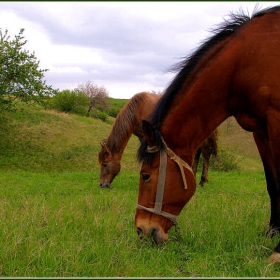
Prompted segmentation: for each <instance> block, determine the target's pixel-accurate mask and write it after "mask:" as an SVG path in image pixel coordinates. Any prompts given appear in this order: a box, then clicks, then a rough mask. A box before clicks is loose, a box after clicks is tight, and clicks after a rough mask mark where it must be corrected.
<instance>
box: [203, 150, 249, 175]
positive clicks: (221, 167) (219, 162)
mask: <svg viewBox="0 0 280 280" xmlns="http://www.w3.org/2000/svg"><path fill="white" fill-rule="evenodd" d="M242 160H243V158H241V156H240V155H237V154H236V153H234V149H233V148H227V149H225V148H223V146H222V145H220V147H219V150H218V156H217V158H215V157H213V156H211V158H210V162H209V168H210V169H211V170H216V171H225V172H227V171H233V170H241V166H240V163H241V161H242ZM202 163H203V157H202V156H200V159H199V164H198V168H199V170H201V169H202Z"/></svg>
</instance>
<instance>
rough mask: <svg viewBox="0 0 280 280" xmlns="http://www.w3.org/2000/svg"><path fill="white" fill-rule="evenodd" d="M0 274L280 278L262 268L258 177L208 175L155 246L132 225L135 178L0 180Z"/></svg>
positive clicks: (80, 175)
mask: <svg viewBox="0 0 280 280" xmlns="http://www.w3.org/2000/svg"><path fill="white" fill-rule="evenodd" d="M0 178H1V189H0V191H1V204H0V213H1V229H0V236H1V238H0V244H1V245H0V248H1V250H0V263H1V265H0V275H1V276H2V277H7V276H13V277H35V276H43V277H51V276H53V277H70V276H73V277H139V276H142V277H152V276H155V277H185V276H187V277H189V276H192V277H213V276H215V277H245V276H246V277H273V276H275V277H279V276H280V268H278V267H275V266H271V265H269V264H267V263H265V260H266V259H267V257H268V256H269V254H270V253H271V251H272V250H273V248H274V246H275V245H276V242H277V241H276V240H275V239H274V240H270V239H267V238H266V237H265V231H266V229H267V225H268V221H269V201H268V196H267V194H266V190H265V182H264V178H263V175H262V173H260V172H231V173H221V172H212V178H213V179H212V180H211V182H210V183H209V184H208V185H207V187H204V188H201V187H198V188H197V192H196V194H195V196H194V197H193V198H192V200H191V201H190V202H189V204H187V206H186V207H185V208H184V210H183V211H182V213H181V215H180V217H179V229H178V230H179V234H176V233H175V231H174V229H172V230H171V232H170V240H169V241H168V242H167V243H165V244H162V245H159V246H155V245H153V244H152V243H150V242H147V241H146V242H140V241H139V240H138V239H137V234H136V230H135V227H134V214H135V204H136V200H137V185H138V174H137V173H130V174H120V175H119V176H118V177H117V180H116V181H115V184H114V187H112V189H100V188H99V187H98V186H97V184H96V182H97V180H98V174H97V173H89V172H64V173H46V174H38V173H30V172H22V171H21V172H8V173H4V172H1V173H0Z"/></svg>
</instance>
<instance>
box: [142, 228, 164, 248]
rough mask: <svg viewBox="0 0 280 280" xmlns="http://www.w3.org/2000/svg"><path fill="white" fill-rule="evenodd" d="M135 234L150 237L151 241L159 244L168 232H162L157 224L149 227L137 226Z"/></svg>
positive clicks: (143, 237)
mask: <svg viewBox="0 0 280 280" xmlns="http://www.w3.org/2000/svg"><path fill="white" fill-rule="evenodd" d="M137 234H138V236H139V238H140V239H141V240H142V239H145V238H148V239H151V240H152V242H153V243H155V244H160V243H163V242H165V241H167V239H168V233H165V232H163V230H162V229H160V228H159V227H157V226H154V227H151V228H146V227H144V226H138V227H137Z"/></svg>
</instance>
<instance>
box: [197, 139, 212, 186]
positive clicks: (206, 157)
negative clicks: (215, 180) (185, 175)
mask: <svg viewBox="0 0 280 280" xmlns="http://www.w3.org/2000/svg"><path fill="white" fill-rule="evenodd" d="M207 141H208V140H205V141H204V143H203V144H202V146H201V153H202V158H203V165H202V173H201V179H200V183H199V185H200V186H201V187H203V185H204V184H205V183H207V182H208V181H209V179H208V169H209V162H210V157H211V154H212V147H211V145H209V143H208V142H207Z"/></svg>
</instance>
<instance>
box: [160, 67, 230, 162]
mask: <svg viewBox="0 0 280 280" xmlns="http://www.w3.org/2000/svg"><path fill="white" fill-rule="evenodd" d="M213 67H214V65H213ZM217 69H220V70H219V71H218V70H217V71H213V69H212V70H211V67H209V69H206V70H205V71H203V73H202V74H201V75H200V76H199V78H195V79H194V80H193V82H192V83H190V82H188V84H186V85H185V86H183V87H182V90H181V92H179V93H178V97H177V98H175V99H174V100H173V102H172V104H171V107H170V108H171V109H170V110H169V113H168V114H167V115H166V116H165V118H164V120H163V122H162V125H161V132H162V134H163V137H164V138H165V140H166V142H167V144H168V145H170V148H171V149H172V147H173V149H174V151H177V152H178V154H180V155H181V156H182V157H183V158H184V159H185V160H186V161H187V162H188V163H189V164H191V163H192V161H193V158H194V154H195V151H196V150H197V149H198V148H199V146H200V145H201V143H202V142H203V141H204V140H205V139H206V138H207V137H208V136H209V135H210V134H211V132H213V131H214V130H215V129H216V128H217V127H218V126H219V125H220V124H221V123H222V122H223V121H224V120H225V119H227V118H228V117H229V116H230V115H231V113H230V101H229V93H228V85H229V80H230V79H231V75H232V73H231V72H230V70H228V69H227V67H225V68H224V69H223V67H221V68H219V67H218V68H217ZM221 77H222V79H221Z"/></svg>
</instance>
